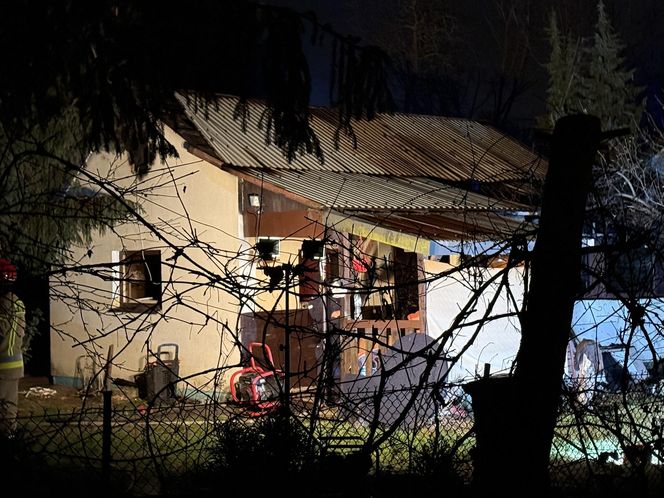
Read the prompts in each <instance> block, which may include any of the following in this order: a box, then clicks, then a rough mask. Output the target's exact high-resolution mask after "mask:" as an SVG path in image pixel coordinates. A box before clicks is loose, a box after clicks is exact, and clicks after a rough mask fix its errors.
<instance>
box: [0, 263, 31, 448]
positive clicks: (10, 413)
mask: <svg viewBox="0 0 664 498" xmlns="http://www.w3.org/2000/svg"><path fill="white" fill-rule="evenodd" d="M15 281H16V266H14V264H13V263H12V262H11V261H10V260H8V259H4V258H0V437H3V436H4V437H8V436H11V435H12V434H13V433H14V432H15V430H16V417H17V415H18V383H19V380H20V379H21V377H23V336H24V334H25V306H24V305H23V302H22V301H21V300H20V299H19V298H18V296H17V295H16V294H14V292H13V290H14V282H15Z"/></svg>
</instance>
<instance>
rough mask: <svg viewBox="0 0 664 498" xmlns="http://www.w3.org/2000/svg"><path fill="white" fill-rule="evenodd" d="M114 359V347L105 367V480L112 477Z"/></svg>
mask: <svg viewBox="0 0 664 498" xmlns="http://www.w3.org/2000/svg"><path fill="white" fill-rule="evenodd" d="M112 358H113V345H112V344H111V345H110V346H109V347H108V357H107V358H106V365H105V367H104V391H103V399H104V408H103V425H102V446H101V465H102V472H103V476H104V479H105V480H106V481H109V480H110V477H111V412H112V400H113V398H112V394H113V392H112V390H111V360H112Z"/></svg>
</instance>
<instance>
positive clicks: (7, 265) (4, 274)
mask: <svg viewBox="0 0 664 498" xmlns="http://www.w3.org/2000/svg"><path fill="white" fill-rule="evenodd" d="M0 279H2V280H7V281H10V282H13V281H14V280H16V265H14V263H12V262H11V261H10V260H9V259H7V258H0Z"/></svg>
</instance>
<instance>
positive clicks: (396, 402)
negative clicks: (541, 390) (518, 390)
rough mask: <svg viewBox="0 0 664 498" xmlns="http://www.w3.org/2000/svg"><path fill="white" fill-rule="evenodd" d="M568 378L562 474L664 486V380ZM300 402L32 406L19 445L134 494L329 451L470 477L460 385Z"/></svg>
mask: <svg viewBox="0 0 664 498" xmlns="http://www.w3.org/2000/svg"><path fill="white" fill-rule="evenodd" d="M566 386H567V388H566V390H565V394H564V396H563V402H562V408H561V413H560V418H559V423H558V427H557V430H556V436H555V438H554V441H553V448H552V453H551V471H552V477H553V480H554V483H555V484H556V485H558V486H560V487H564V486H575V487H576V488H583V487H593V488H594V489H597V488H598V487H600V486H608V487H611V486H613V487H614V488H615V486H618V485H623V484H624V485H626V486H627V485H628V484H629V485H634V483H635V482H636V483H637V484H638V485H640V486H643V487H644V489H645V488H647V487H651V488H652V487H653V486H661V485H662V483H664V465H663V462H664V456H663V453H662V422H663V420H664V404H663V401H664V393H663V392H662V391H663V384H662V383H647V382H633V383H631V384H630V385H624V386H619V387H618V388H613V389H609V388H607V386H605V385H601V384H599V383H597V382H590V383H589V382H584V383H579V382H578V380H577V381H576V382H575V383H571V382H570V383H566ZM290 406H291V416H290V417H288V418H287V419H286V420H287V422H286V423H287V426H283V425H278V422H275V420H278V419H277V418H275V416H274V414H273V415H262V416H256V414H255V413H252V414H250V413H249V412H247V411H246V410H245V409H244V408H243V407H240V406H236V405H233V404H229V403H221V402H216V401H214V400H212V399H204V398H202V397H201V398H200V400H199V401H194V400H192V399H188V400H177V401H172V402H169V403H162V404H157V405H155V406H153V407H148V408H146V407H144V406H139V407H137V408H135V407H134V408H129V409H128V408H122V409H120V408H117V409H110V408H111V407H109V406H106V407H104V408H88V409H80V410H76V411H73V412H71V413H66V414H65V413H55V414H42V415H39V416H34V415H33V416H29V417H21V418H20V419H19V427H20V430H19V433H18V437H17V438H16V440H15V441H13V442H12V444H16V443H17V442H18V441H20V443H21V444H22V445H23V448H27V449H29V452H30V454H31V455H37V456H38V459H34V458H32V459H31V460H30V465H31V466H33V467H34V466H38V465H43V466H45V467H48V468H52V469H59V471H60V472H66V473H67V475H69V476H71V481H68V482H66V483H63V484H64V485H71V483H73V482H78V483H79V484H80V485H81V486H85V485H87V484H86V483H88V484H89V485H90V486H95V487H98V486H99V484H100V483H103V486H104V489H107V490H114V492H117V493H126V494H129V495H134V496H141V495H154V494H162V495H163V494H168V493H169V492H170V491H172V492H176V491H177V490H181V489H183V487H185V488H189V489H191V488H192V487H194V486H196V487H198V488H201V489H205V488H210V489H213V488H214V486H218V485H221V484H220V483H223V482H227V480H228V479H231V480H238V479H239V480H240V481H241V480H242V479H249V480H251V479H252V477H251V475H253V474H252V473H251V472H253V473H255V472H258V475H261V476H263V478H264V479H266V481H265V482H266V483H267V482H269V480H270V479H277V478H278V475H283V474H279V473H281V472H293V471H295V472H298V471H306V474H307V475H310V476H313V475H318V474H316V472H318V471H320V469H321V468H322V467H321V462H326V465H328V467H329V469H328V470H330V471H333V472H336V473H341V474H342V475H344V476H346V477H344V482H345V483H346V484H347V480H348V479H347V477H348V476H349V475H351V474H352V472H353V471H358V470H359V471H362V473H369V474H370V475H373V476H377V477H379V478H380V477H381V476H387V475H395V474H409V475H418V476H423V477H426V476H434V475H435V476H437V477H438V478H440V477H441V476H445V477H446V478H448V479H453V480H455V482H458V483H461V484H463V483H468V482H469V481H470V479H471V476H472V459H471V449H472V447H473V446H474V435H473V413H472V403H471V400H470V398H469V397H468V395H467V394H466V393H465V392H464V390H463V388H462V387H461V386H444V387H443V388H440V386H436V387H434V386H425V387H421V388H419V389H415V388H408V389H400V390H391V391H389V392H388V391H371V392H369V391H366V390H362V389H361V386H359V387H358V388H353V389H345V390H344V389H342V390H340V391H338V392H336V393H335V394H334V395H332V396H328V397H327V398H326V399H318V397H317V396H314V395H313V394H312V393H309V392H304V391H303V392H301V393H298V394H294V395H293V397H292V399H291V403H290ZM275 424H277V425H275ZM284 427H287V428H286V429H285V428H284ZM284 438H286V439H284ZM285 448H287V450H285ZM283 451H288V453H287V454H284V453H282V452H283ZM358 455H359V456H360V457H361V458H362V459H361V460H360V459H358V458H360V457H358ZM354 458H355V460H354ZM314 462H316V463H315V464H314ZM284 465H286V467H284ZM312 465H316V467H315V469H316V472H314V471H313V470H312V469H314V467H313V466H312ZM344 465H345V466H344ZM333 469H334V470H333ZM224 471H225V472H226V474H223V472H224ZM245 474H246V475H245ZM212 475H214V476H215V477H211V476H212ZM220 475H225V477H219V476H220ZM270 476H271V477H270ZM328 480H329V481H330V482H333V481H334V479H333V478H330V477H329V476H328ZM319 482H320V480H319ZM72 494H73V493H72Z"/></svg>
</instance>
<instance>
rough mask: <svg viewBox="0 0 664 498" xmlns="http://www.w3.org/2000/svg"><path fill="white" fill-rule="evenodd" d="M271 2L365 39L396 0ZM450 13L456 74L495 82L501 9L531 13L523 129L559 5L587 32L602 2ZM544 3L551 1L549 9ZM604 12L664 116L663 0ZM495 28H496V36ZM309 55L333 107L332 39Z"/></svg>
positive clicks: (613, 0)
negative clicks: (361, 10)
mask: <svg viewBox="0 0 664 498" xmlns="http://www.w3.org/2000/svg"><path fill="white" fill-rule="evenodd" d="M265 3H267V4H273V5H282V6H288V7H292V8H294V9H295V10H297V11H312V12H315V14H316V16H317V18H318V20H319V21H321V22H322V23H330V25H331V26H332V27H333V28H334V29H335V30H337V31H339V32H341V33H343V34H352V35H356V36H358V37H360V38H361V39H363V40H369V41H370V40H371V37H372V30H373V29H374V26H375V25H376V22H375V21H376V19H378V18H379V17H380V16H381V15H389V14H386V11H389V9H390V8H394V4H396V0H385V1H382V2H379V1H367V2H357V1H352V0H272V1H266V2H265ZM360 3H361V4H363V8H364V12H365V13H366V12H371V7H370V6H371V5H376V8H377V9H379V12H378V13H377V17H376V18H373V16H372V15H371V14H369V15H365V16H363V17H362V18H361V19H358V18H357V15H356V14H355V13H356V12H357V11H358V8H357V5H358V4H360ZM447 3H448V4H449V9H450V14H451V15H452V16H453V18H454V19H455V20H456V29H457V34H456V37H457V38H458V43H456V46H455V48H454V51H453V52H454V53H453V54H452V55H451V57H452V58H453V59H454V61H455V66H454V68H453V72H454V73H455V76H456V77H457V78H462V77H463V75H464V74H466V75H475V76H476V75H480V76H479V77H481V78H485V81H484V83H485V84H487V85H488V84H490V83H489V82H490V81H492V78H494V77H495V75H496V74H497V72H498V71H500V67H499V66H500V64H501V61H503V60H504V59H503V56H504V55H505V54H504V51H503V49H502V46H501V44H502V41H503V40H499V39H497V38H496V36H497V35H496V34H495V33H496V28H500V26H501V16H500V10H499V9H500V7H501V6H509V5H512V4H515V5H517V6H518V7H519V9H520V10H519V12H520V15H526V14H527V15H528V16H529V23H527V26H528V33H527V38H528V44H529V47H528V54H527V58H526V63H525V70H524V73H523V74H525V75H526V77H527V79H528V82H527V83H528V88H527V90H526V91H524V92H523V94H522V95H520V96H519V98H518V99H517V102H516V103H515V107H514V110H513V112H512V115H511V121H512V122H513V123H517V124H518V126H521V127H532V126H534V122H535V119H536V117H537V115H539V114H541V113H542V112H543V110H544V99H545V92H546V88H547V85H548V82H547V74H546V71H545V69H544V64H545V63H546V61H547V60H548V55H549V47H548V42H547V38H546V33H545V27H546V26H547V25H548V17H549V13H550V8H551V7H555V8H556V11H557V12H558V16H559V20H560V24H561V26H562V28H563V29H568V30H571V31H572V32H573V33H577V34H581V35H584V36H588V35H589V34H590V33H591V30H592V27H593V25H594V23H595V22H596V17H597V8H596V5H597V2H596V0H551V1H547V2H541V1H526V0H473V1H469V2H451V1H450V2H447ZM543 6H546V7H543ZM605 7H606V11H607V13H608V15H609V17H610V19H611V21H612V24H613V26H614V28H615V29H616V30H617V31H618V34H619V36H620V37H621V39H622V41H623V42H624V44H625V45H626V50H625V53H624V55H625V57H626V58H627V60H628V64H629V67H632V68H634V69H635V70H636V73H635V79H636V83H637V85H639V86H642V87H644V88H645V97H646V98H647V105H648V109H649V110H650V111H651V112H652V113H656V114H658V115H659V116H660V120H661V114H662V113H661V111H660V105H659V103H658V100H659V99H661V98H662V88H663V87H664V2H661V0H631V1H628V2H627V1H623V0H605ZM492 32H493V33H494V34H492ZM307 51H308V52H309V53H310V55H311V57H310V60H311V67H312V77H313V83H314V87H313V89H312V99H311V100H312V103H313V104H314V105H327V104H328V103H329V101H328V99H327V86H326V85H327V81H328V77H329V72H328V67H329V54H330V52H329V43H328V44H327V46H324V47H322V48H320V47H318V48H312V47H311V46H308V48H307ZM448 114H458V115H461V116H463V117H468V118H473V119H487V120H489V121H490V118H487V116H486V115H485V114H486V112H485V110H483V109H482V108H473V109H469V107H468V106H466V108H461V109H459V110H458V111H457V112H449V113H448Z"/></svg>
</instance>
